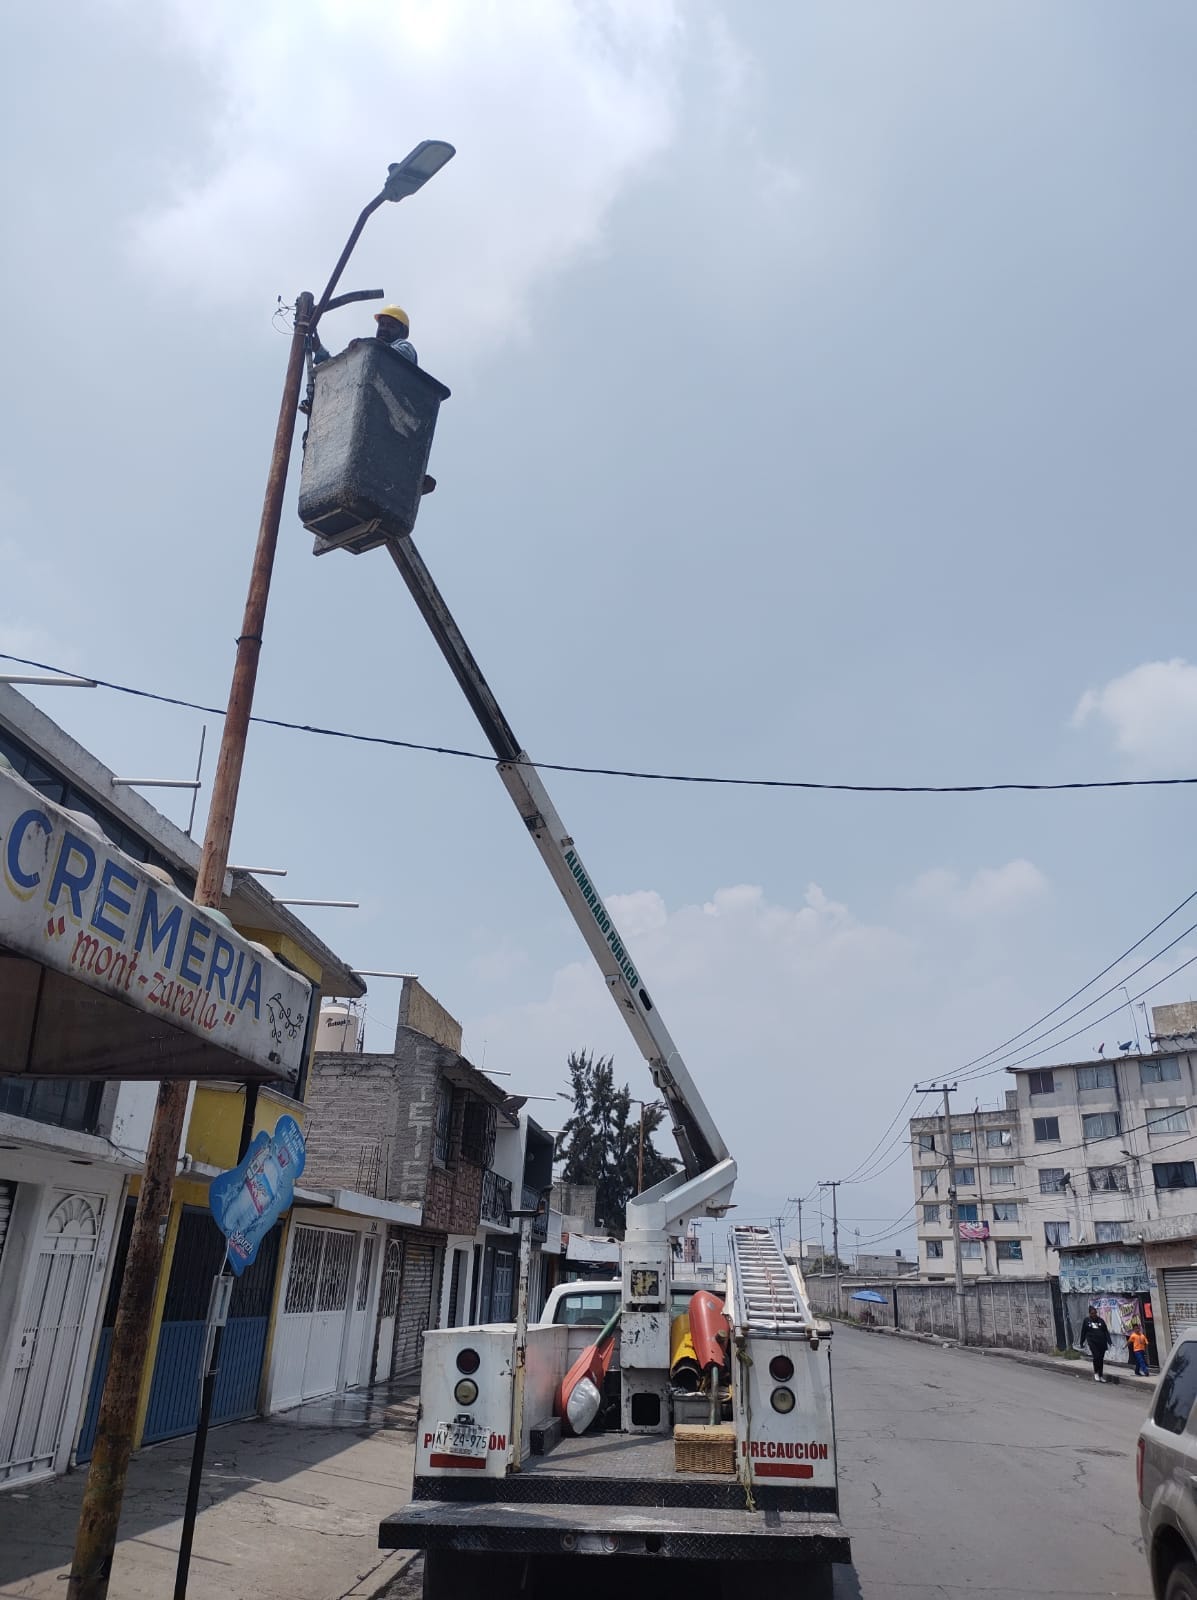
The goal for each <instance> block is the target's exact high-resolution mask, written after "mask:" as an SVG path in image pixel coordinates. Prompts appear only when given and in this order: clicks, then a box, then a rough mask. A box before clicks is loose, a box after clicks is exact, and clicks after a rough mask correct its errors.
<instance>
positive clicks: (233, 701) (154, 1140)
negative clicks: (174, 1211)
mask: <svg viewBox="0 0 1197 1600" xmlns="http://www.w3.org/2000/svg"><path fill="white" fill-rule="evenodd" d="M312 307H313V300H312V296H311V295H310V294H302V295H300V297H299V300H298V302H297V304H296V307H295V327H294V330H293V332H292V334H291V349H290V353H289V356H288V359H287V375H286V378H285V380H284V384H283V398H282V404H281V406H280V407H279V417H278V425H277V427H276V429H275V436H274V449H273V451H272V453H271V457H270V470H269V472H268V474H267V479H266V495H265V499H264V501H263V504H262V517H261V521H260V523H259V526H258V542H257V546H256V548H255V550H254V559H253V566H252V568H251V571H250V580H249V591H248V594H247V595H246V601H245V613H244V617H243V619H242V623H241V634H240V637H239V638H238V640H237V656H236V661H235V664H234V667H233V680H232V684H231V685H230V688H229V702H228V711H227V713H226V715H225V719H224V733H223V736H222V738H221V742H220V756H219V758H218V760H217V763H216V775H215V778H214V779H213V783H212V798H211V802H210V804H209V807H208V826H207V830H206V832H205V834H204V848H203V853H202V855H201V857H200V865H199V872H198V874H197V877H196V884H195V904H196V905H197V906H214V907H219V906H220V904H221V902H222V901H223V899H224V879H225V872H226V870H227V868H228V862H229V845H230V843H231V841H232V835H233V817H234V813H235V811H236V808H237V791H238V789H239V788H240V785H241V768H242V764H243V762H244V759H245V741H246V735H247V734H248V732H249V719H250V713H251V711H252V708H253V697H254V684H255V682H256V680H257V674H258V656H259V654H260V652H261V649H262V629H263V628H264V626H265V623H266V602H267V599H268V597H269V594H270V578H271V573H272V571H273V568H274V552H275V547H276V545H277V543H278V530H279V522H280V520H281V517H282V509H283V491H284V489H285V488H286V483H287V465H288V462H289V460H290V456H291V445H292V441H293V439H294V435H295V415H296V411H297V408H298V406H299V399H300V385H301V383H302V381H303V362H304V353H305V349H306V345H307V336H308V327H309V321H310V318H311V315H312ZM187 1092H188V1084H187V1083H186V1081H185V1080H183V1079H176V1080H175V1081H173V1082H170V1083H161V1084H159V1086H158V1102H157V1105H156V1106H155V1109H154V1121H153V1124H152V1126H151V1128H150V1137H149V1143H148V1146H147V1149H146V1157H145V1174H144V1176H143V1178H142V1180H141V1190H140V1193H139V1194H138V1197H137V1210H136V1212H135V1213H134V1217H133V1232H132V1235H131V1237H130V1240H129V1255H128V1259H127V1262H126V1265H125V1273H124V1277H123V1279H122V1281H121V1289H120V1299H119V1301H118V1305H117V1314H116V1326H115V1328H114V1329H113V1331H112V1354H111V1357H110V1359H109V1363H108V1376H107V1378H106V1380H105V1383H104V1395H103V1399H102V1400H101V1402H100V1417H99V1424H98V1427H97V1430H96V1441H95V1449H94V1451H93V1454H92V1458H91V1464H90V1466H89V1467H88V1470H87V1484H86V1487H85V1488H84V1491H83V1502H82V1505H81V1506H80V1509H79V1526H78V1529H77V1532H76V1535H75V1555H74V1560H73V1561H72V1563H71V1572H70V1578H69V1580H68V1583H67V1600H105V1597H106V1596H107V1594H108V1582H109V1579H110V1577H111V1574H112V1558H113V1554H114V1552H115V1550H116V1533H117V1527H118V1525H119V1523H120V1515H121V1505H122V1503H123V1500H124V1494H125V1477H126V1474H127V1473H128V1470H129V1457H130V1455H131V1454H132V1451H133V1428H134V1424H135V1421H136V1417H137V1402H138V1397H139V1395H140V1393H141V1381H142V1375H143V1373H144V1371H145V1362H146V1353H147V1350H148V1346H149V1335H150V1324H151V1322H152V1320H153V1316H152V1312H153V1304H154V1294H155V1291H156V1289H157V1285H158V1271H159V1268H160V1267H161V1265H162V1248H163V1244H164V1242H165V1239H166V1224H167V1219H168V1217H169V1215H170V1202H171V1193H172V1190H173V1188H174V1180H175V1168H176V1165H177V1163H178V1158H179V1146H180V1144H181V1143H182V1138H183V1123H184V1119H185V1116H186V1112H187ZM251 1098H252V1099H256V1094H252V1093H251V1090H250V1088H249V1086H247V1088H246V1099H247V1101H250V1100H251ZM245 1120H246V1121H248V1122H250V1123H251V1125H252V1117H251V1116H250V1114H249V1107H248V1105H247V1116H246V1119H245Z"/></svg>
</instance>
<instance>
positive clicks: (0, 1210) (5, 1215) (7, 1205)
mask: <svg viewBox="0 0 1197 1600" xmlns="http://www.w3.org/2000/svg"><path fill="white" fill-rule="evenodd" d="M16 1198H17V1186H16V1184H15V1183H9V1182H8V1181H7V1180H6V1179H4V1178H0V1256H3V1254H4V1238H5V1235H6V1234H7V1233H8V1219H9V1218H10V1217H11V1216H12V1208H13V1202H14V1201H15V1200H16Z"/></svg>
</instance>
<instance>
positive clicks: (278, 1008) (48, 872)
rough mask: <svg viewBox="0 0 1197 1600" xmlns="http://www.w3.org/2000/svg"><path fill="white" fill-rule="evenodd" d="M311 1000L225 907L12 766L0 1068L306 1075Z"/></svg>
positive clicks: (1, 781)
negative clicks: (134, 852) (167, 878)
mask: <svg viewBox="0 0 1197 1600" xmlns="http://www.w3.org/2000/svg"><path fill="white" fill-rule="evenodd" d="M310 1003H311V989H310V986H309V984H308V983H307V982H306V980H305V979H303V978H301V977H300V976H298V974H296V973H294V972H292V971H290V969H289V968H287V967H284V966H283V965H281V963H279V962H278V961H276V960H274V959H273V957H271V956H269V955H268V954H266V953H265V952H264V951H262V950H261V949H259V948H258V947H257V946H255V945H253V944H251V943H250V942H249V941H248V940H246V939H243V938H242V937H241V936H240V935H239V934H237V933H235V932H234V931H233V929H232V928H231V927H230V926H229V925H228V923H227V921H225V919H224V918H222V917H221V916H220V914H219V913H214V912H212V911H210V910H208V909H206V908H203V907H199V906H195V905H193V904H192V903H191V902H190V901H189V900H188V899H187V898H186V897H185V896H184V895H183V894H181V893H180V892H179V891H178V890H177V889H175V888H174V887H173V886H168V885H166V884H164V883H162V882H160V881H159V880H158V879H157V878H156V877H154V876H153V875H152V874H151V873H149V872H147V871H146V869H145V867H144V866H143V865H142V864H141V863H140V862H137V861H134V860H132V859H131V858H130V857H129V856H126V855H125V854H124V853H123V852H122V851H120V850H118V849H117V848H116V847H115V846H114V845H112V844H110V843H109V842H108V840H107V839H105V838H104V837H103V836H102V835H101V834H100V833H99V832H98V831H94V830H93V829H92V828H90V827H88V826H87V825H86V824H85V823H83V822H81V820H80V819H78V818H76V817H74V816H72V815H70V814H69V813H68V812H65V811H63V810H62V809H61V808H60V807H58V806H55V805H52V804H50V803H49V802H48V801H46V800H44V799H43V798H42V797H41V796H40V795H39V794H37V792H36V791H35V790H33V789H31V788H30V787H29V786H28V785H27V784H25V783H23V782H22V781H21V780H20V779H19V778H16V777H14V776H13V774H11V773H7V772H2V771H0V1015H2V1016H3V1018H4V1022H5V1026H4V1028H3V1029H0V1072H3V1073H32V1074H34V1075H37V1076H60V1075H61V1076H70V1077H103V1078H123V1077H128V1078H145V1077H153V1078H170V1077H183V1078H186V1077H226V1078H263V1079H271V1078H275V1079H294V1078H296V1077H297V1076H298V1073H299V1069H300V1065H301V1059H302V1051H303V1047H304V1043H305V1040H306V1037H307V1020H308V1009H309V1005H310ZM134 1013H137V1014H138V1015H136V1016H135V1015H134Z"/></svg>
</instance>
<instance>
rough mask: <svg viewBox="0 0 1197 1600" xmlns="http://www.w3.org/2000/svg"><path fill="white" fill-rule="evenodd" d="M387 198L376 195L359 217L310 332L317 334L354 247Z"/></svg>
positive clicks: (315, 313)
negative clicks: (317, 327) (316, 330)
mask: <svg viewBox="0 0 1197 1600" xmlns="http://www.w3.org/2000/svg"><path fill="white" fill-rule="evenodd" d="M386 198H387V196H386V193H385V191H384V192H383V193H382V194H376V195H375V196H374V198H373V200H371V202H370V204H369V205H368V206H366V207H365V209H364V210H363V211H362V214H361V216H360V217H358V219H357V221H356V222H355V223H354V225H353V232H352V233H351V234H350V235H349V238H348V239H347V240H346V241H345V248H344V250H342V251H341V254H340V256H339V257H338V258H337V264H336V266H335V267H334V268H333V270H332V277H331V278H329V280H328V282H327V283H326V284H325V286H324V293H323V294H322V295H321V296H320V298H319V300H318V301H317V302H316V309H315V311H313V313H312V319H311V322H310V323H309V329H310V331H312V332H315V329H316V324H317V323H318V322H319V321H320V318H321V317H322V316H323V315H324V313H325V312H326V311H327V310H328V308H329V303H330V302H331V300H332V295H333V290H334V289H335V288H336V287H337V284H338V283H340V281H341V274H342V273H343V272H344V270H345V264H346V262H347V261H348V260H349V257H350V256H351V255H352V254H353V247H354V245H355V244H356V243H357V242H358V240H359V239H360V238H361V236H362V229H363V228H364V227H365V226H366V223H367V222H369V220H370V218H371V217H372V216H373V215H374V213H375V212H376V211H377V210H378V208H379V206H380V205H382V204H383V203H384V202H385V200H386Z"/></svg>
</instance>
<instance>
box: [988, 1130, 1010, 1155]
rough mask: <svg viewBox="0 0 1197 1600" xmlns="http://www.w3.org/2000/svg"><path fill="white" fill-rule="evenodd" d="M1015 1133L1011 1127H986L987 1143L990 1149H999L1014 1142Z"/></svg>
mask: <svg viewBox="0 0 1197 1600" xmlns="http://www.w3.org/2000/svg"><path fill="white" fill-rule="evenodd" d="M1013 1142H1014V1135H1013V1133H1012V1132H1011V1130H1010V1129H1009V1128H986V1130H985V1143H986V1145H987V1147H988V1148H989V1149H990V1150H998V1149H1000V1148H1001V1147H1002V1146H1003V1145H1008V1144H1012V1143H1013Z"/></svg>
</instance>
